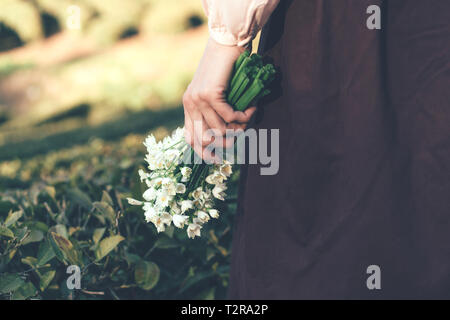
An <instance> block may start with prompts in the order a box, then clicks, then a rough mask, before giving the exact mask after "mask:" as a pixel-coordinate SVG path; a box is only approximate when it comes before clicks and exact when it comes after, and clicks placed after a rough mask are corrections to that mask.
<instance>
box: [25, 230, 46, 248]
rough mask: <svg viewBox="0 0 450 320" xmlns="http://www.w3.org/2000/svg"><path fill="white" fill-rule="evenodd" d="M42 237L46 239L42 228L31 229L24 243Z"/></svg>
mask: <svg viewBox="0 0 450 320" xmlns="http://www.w3.org/2000/svg"><path fill="white" fill-rule="evenodd" d="M42 239H44V233H43V232H42V231H40V230H31V232H30V233H29V234H28V236H27V237H26V238H25V240H23V242H22V245H25V244H28V243H32V242H39V241H41V240H42Z"/></svg>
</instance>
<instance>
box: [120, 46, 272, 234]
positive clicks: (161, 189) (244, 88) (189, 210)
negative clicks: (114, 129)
mask: <svg viewBox="0 0 450 320" xmlns="http://www.w3.org/2000/svg"><path fill="white" fill-rule="evenodd" d="M274 75H275V69H274V67H273V66H272V65H271V64H267V65H263V63H262V59H261V57H260V56H258V55H257V54H253V55H250V53H249V52H248V51H245V52H244V53H243V54H242V55H241V56H240V57H239V58H238V59H237V60H236V63H235V66H234V71H233V76H232V77H231V80H230V85H229V89H228V93H227V101H228V102H229V103H230V105H233V106H234V108H235V109H236V110H240V111H242V110H245V109H246V108H247V107H248V106H249V105H250V103H252V102H255V101H256V100H258V99H259V98H261V97H263V96H264V95H266V94H268V93H269V92H270V91H269V90H268V89H267V86H268V84H269V83H270V82H271V81H272V79H273V78H274ZM144 145H145V146H146V147H147V155H146V158H145V160H146V162H147V163H148V170H149V172H146V171H144V170H140V171H139V176H140V179H141V182H145V183H146V185H147V187H148V189H147V190H146V191H145V192H144V194H143V195H142V197H143V200H142V201H139V200H135V199H131V198H128V202H129V203H130V204H131V205H139V206H142V207H143V210H144V213H145V219H146V221H147V222H152V223H153V224H154V225H155V226H156V228H157V231H158V232H162V231H164V230H165V228H166V226H170V225H171V224H172V223H173V224H174V226H175V227H177V228H184V227H185V226H187V234H188V236H189V238H195V237H199V236H200V234H201V229H202V227H203V226H204V224H205V223H207V222H208V221H209V220H210V219H211V218H215V219H217V218H218V217H219V211H218V210H217V209H216V207H215V201H216V200H221V201H224V200H225V197H226V194H225V191H226V190H227V180H228V178H229V177H230V176H231V174H232V166H231V163H229V162H227V161H226V160H223V161H222V162H221V163H220V164H206V163H204V162H201V163H192V161H191V160H192V157H193V156H194V151H193V149H191V147H190V146H189V145H188V144H187V143H186V142H185V139H184V128H178V129H176V130H175V132H174V133H173V134H172V135H171V136H169V137H166V138H164V139H163V140H162V141H159V142H157V141H156V139H155V137H154V136H153V135H150V136H148V137H147V138H146V140H145V142H144ZM187 160H189V161H187Z"/></svg>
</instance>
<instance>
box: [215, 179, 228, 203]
mask: <svg viewBox="0 0 450 320" xmlns="http://www.w3.org/2000/svg"><path fill="white" fill-rule="evenodd" d="M225 190H227V187H226V186H225V184H223V183H222V184H217V185H215V186H214V189H213V190H212V193H213V196H214V198H216V199H219V200H222V201H224V200H225V198H224V197H225V196H226V194H225V192H224V191H225Z"/></svg>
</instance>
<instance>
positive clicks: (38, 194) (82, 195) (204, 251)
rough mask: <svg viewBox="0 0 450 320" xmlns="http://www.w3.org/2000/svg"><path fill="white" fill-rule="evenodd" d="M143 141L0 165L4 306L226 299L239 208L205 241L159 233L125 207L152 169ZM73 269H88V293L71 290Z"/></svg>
mask: <svg viewBox="0 0 450 320" xmlns="http://www.w3.org/2000/svg"><path fill="white" fill-rule="evenodd" d="M153 133H154V134H156V136H159V137H162V136H164V135H166V134H167V133H168V131H167V129H165V128H163V127H160V128H159V129H157V130H156V131H154V132H153ZM143 138H144V136H142V135H129V136H127V137H126V138H123V139H122V140H120V141H118V142H115V143H105V142H104V141H103V140H100V139H94V140H92V141H91V142H90V143H88V144H86V145H82V146H75V147H71V148H68V149H65V150H60V151H55V152H50V153H48V154H46V155H41V156H35V157H34V158H31V159H28V160H10V161H4V162H2V163H0V297H1V298H4V299H28V298H38V299H177V298H198V299H211V298H223V297H224V296H225V291H226V287H227V284H228V263H229V247H230V237H231V232H230V231H231V227H230V226H231V223H232V219H233V215H232V214H230V212H233V210H234V206H235V203H234V201H228V202H226V203H224V204H223V207H222V208H221V211H222V213H223V214H222V216H221V219H219V220H218V221H214V222H212V223H211V227H210V229H206V227H205V229H204V230H202V232H203V234H204V237H202V238H201V239H196V240H190V239H188V238H187V235H186V234H185V232H183V231H182V230H174V229H170V228H169V229H168V230H167V231H166V232H165V233H163V234H159V235H158V234H157V233H156V230H155V228H154V227H153V226H152V225H150V224H147V223H145V221H144V219H143V213H142V210H141V208H137V207H132V206H129V205H128V204H127V202H126V200H125V198H126V197H129V196H132V197H136V198H139V197H140V195H141V194H142V191H143V186H142V185H141V184H140V183H139V179H138V177H137V170H138V169H139V168H141V167H143V166H145V163H144V161H143V157H144V152H145V150H144V148H143V146H142V140H143ZM233 179H234V181H236V179H237V175H235V176H234V177H233ZM1 180H3V181H1ZM233 189H235V184H233V188H232V190H233ZM233 192H235V191H233ZM230 196H231V198H232V197H233V195H232V193H231V192H230ZM70 265H77V266H79V267H80V269H81V273H82V278H81V289H80V290H77V289H73V290H69V289H68V287H67V285H66V281H67V278H68V277H69V276H70V275H69V274H67V267H68V266H70Z"/></svg>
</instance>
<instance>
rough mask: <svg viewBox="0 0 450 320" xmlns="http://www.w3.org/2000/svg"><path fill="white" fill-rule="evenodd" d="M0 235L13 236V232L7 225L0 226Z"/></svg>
mask: <svg viewBox="0 0 450 320" xmlns="http://www.w3.org/2000/svg"><path fill="white" fill-rule="evenodd" d="M0 236H4V237H8V238H14V233H13V232H12V231H11V230H9V229H8V228H7V227H4V226H0Z"/></svg>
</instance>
